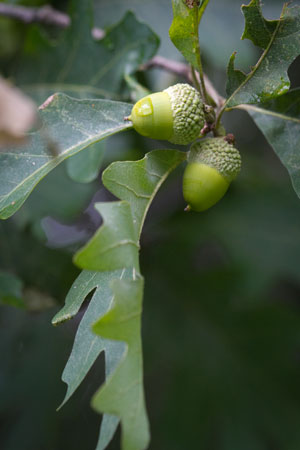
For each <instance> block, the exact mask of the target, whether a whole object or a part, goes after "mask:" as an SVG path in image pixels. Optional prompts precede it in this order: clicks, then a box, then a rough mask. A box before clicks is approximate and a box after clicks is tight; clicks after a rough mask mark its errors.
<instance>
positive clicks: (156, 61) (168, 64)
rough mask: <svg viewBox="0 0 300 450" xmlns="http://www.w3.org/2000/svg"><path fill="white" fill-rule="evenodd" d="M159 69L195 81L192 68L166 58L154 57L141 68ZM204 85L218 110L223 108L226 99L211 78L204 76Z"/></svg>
mask: <svg viewBox="0 0 300 450" xmlns="http://www.w3.org/2000/svg"><path fill="white" fill-rule="evenodd" d="M155 67H157V68H159V69H162V70H165V71H167V72H171V73H174V74H175V75H178V76H180V77H183V78H186V79H187V80H188V81H189V82H192V81H193V78H192V73H191V69H190V66H189V65H187V64H184V63H181V62H178V61H173V60H172V59H168V58H164V57H163V56H154V58H152V59H150V60H149V61H148V62H146V64H143V65H142V66H140V68H139V69H140V70H143V71H144V70H148V69H152V68H155ZM195 73H196V76H197V78H198V77H199V74H198V72H195ZM204 83H205V87H206V91H207V93H208V95H209V96H210V97H211V98H212V99H213V101H214V102H215V104H216V106H217V108H221V107H222V105H223V104H224V102H225V99H224V97H222V96H221V95H220V94H219V93H218V91H217V90H216V89H215V87H214V86H213V84H212V83H211V81H210V80H209V78H208V77H207V76H206V75H205V74H204Z"/></svg>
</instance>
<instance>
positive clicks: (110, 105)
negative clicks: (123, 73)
mask: <svg viewBox="0 0 300 450" xmlns="http://www.w3.org/2000/svg"><path fill="white" fill-rule="evenodd" d="M130 110H131V105H129V104H126V103H120V102H113V101H110V100H94V101H91V100H75V99H73V98H70V97H68V96H66V95H62V94H55V95H54V96H53V97H51V99H49V101H48V103H47V104H46V105H45V107H44V108H43V109H42V110H41V121H42V124H43V126H42V128H41V129H40V130H39V131H38V132H36V133H33V134H32V135H31V136H30V140H29V143H28V145H27V146H26V147H20V148H8V149H7V150H4V151H2V152H1V153H0V218H1V219H6V218H8V217H10V216H11V215H12V214H14V213H15V211H17V209H18V208H20V206H21V205H22V204H23V203H24V201H25V200H26V198H27V197H28V195H29V194H30V192H31V191H32V190H33V189H34V187H35V186H36V185H37V183H38V182H39V181H40V180H41V179H42V178H43V177H44V176H45V175H47V173H48V172H50V171H51V170H52V169H54V167H56V166H57V165H58V164H60V163H61V162H62V161H64V160H65V159H66V158H68V157H70V156H72V155H74V154H76V153H78V152H79V151H80V150H83V149H85V148H86V147H88V146H89V145H90V144H92V143H95V142H97V141H100V140H101V139H104V138H105V137H107V136H111V135H113V134H115V133H118V132H120V131H122V130H125V129H126V128H130V125H129V124H128V122H124V117H125V116H127V115H128V114H129V112H130ZM49 142H51V146H55V149H56V152H57V154H58V156H56V157H53V156H51V154H50V153H49V149H48V146H49Z"/></svg>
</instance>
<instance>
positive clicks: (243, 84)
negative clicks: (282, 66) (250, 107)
mask: <svg viewBox="0 0 300 450" xmlns="http://www.w3.org/2000/svg"><path fill="white" fill-rule="evenodd" d="M285 8H286V4H284V5H283V9H282V12H281V16H280V19H279V20H278V24H277V26H276V28H275V30H274V33H273V35H272V37H271V39H270V42H269V44H268V46H267V47H266V49H265V50H264V51H263V53H262V55H261V57H260V58H259V60H258V61H257V63H256V64H255V66H254V68H253V70H252V71H251V72H250V73H249V74H248V75H247V77H246V78H245V80H244V81H243V82H242V83H241V84H240V85H239V87H238V88H237V89H236V90H235V91H234V92H233V93H232V94H231V96H230V97H229V98H228V99H227V100H226V102H225V104H224V106H223V107H224V109H225V108H226V105H227V104H228V103H229V102H230V100H231V99H232V98H234V96H235V95H236V94H237V93H238V92H239V91H240V90H241V89H242V87H244V86H245V85H246V84H247V83H248V81H249V80H251V78H252V77H253V76H254V74H255V73H256V71H257V70H258V69H259V67H260V65H261V64H262V62H263V60H264V59H265V57H266V56H267V54H268V52H269V50H270V47H271V46H272V44H273V42H274V39H275V37H276V35H277V33H278V31H279V28H280V25H281V23H282V20H281V19H282V17H283V14H284V11H285Z"/></svg>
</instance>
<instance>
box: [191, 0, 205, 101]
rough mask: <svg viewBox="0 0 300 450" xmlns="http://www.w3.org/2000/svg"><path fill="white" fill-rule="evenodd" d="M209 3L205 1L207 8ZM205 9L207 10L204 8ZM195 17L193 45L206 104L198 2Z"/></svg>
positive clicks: (194, 9) (201, 90)
mask: <svg viewBox="0 0 300 450" xmlns="http://www.w3.org/2000/svg"><path fill="white" fill-rule="evenodd" d="M207 4H208V1H207V0H206V1H205V7H206V6H207ZM204 9H205V8H204ZM204 9H203V10H201V13H200V14H201V15H200V19H201V17H202V15H203V13H204ZM193 12H194V14H193V17H194V21H193V28H194V29H193V34H192V36H193V41H194V42H193V45H194V52H195V55H196V62H197V69H198V72H199V78H200V93H201V96H202V99H203V102H204V103H208V97H207V92H206V88H205V83H204V73H203V67H202V61H201V49H200V44H199V20H200V19H199V7H198V4H197V1H195V2H194V8H193Z"/></svg>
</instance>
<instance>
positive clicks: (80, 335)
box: [52, 269, 133, 450]
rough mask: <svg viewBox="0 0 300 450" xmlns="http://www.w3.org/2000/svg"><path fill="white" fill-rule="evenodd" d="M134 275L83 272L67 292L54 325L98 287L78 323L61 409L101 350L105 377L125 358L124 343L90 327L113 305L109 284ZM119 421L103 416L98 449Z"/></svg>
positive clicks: (127, 271)
mask: <svg viewBox="0 0 300 450" xmlns="http://www.w3.org/2000/svg"><path fill="white" fill-rule="evenodd" d="M132 277H133V271H132V269H123V270H118V271H113V272H108V271H107V272H91V271H87V270H84V271H82V272H81V274H80V275H79V276H78V278H77V279H76V280H75V282H74V283H73V285H72V287H71V289H70V291H69V293H68V296H67V298H66V304H65V306H64V308H63V309H62V310H61V311H59V312H58V313H57V314H56V316H55V317H54V318H53V320H52V323H53V324H54V325H58V324H60V323H63V322H65V321H66V320H70V319H71V318H72V317H74V316H75V315H76V314H77V312H78V311H79V308H80V307H81V306H82V304H83V302H84V300H85V299H86V297H87V295H89V294H90V293H91V292H92V291H93V290H95V292H94V294H93V296H92V298H91V300H90V303H89V305H88V307H87V310H86V312H85V314H84V316H83V318H82V320H81V322H80V324H79V326H78V330H77V333H76V337H75V340H74V344H73V348H72V351H71V354H70V357H69V359H68V362H67V364H66V366H65V369H64V371H63V374H62V380H63V381H64V382H65V383H66V384H67V386H68V387H67V392H66V395H65V398H64V400H63V402H62V404H61V405H60V408H61V407H62V406H63V405H64V404H65V403H66V402H67V401H68V400H69V398H70V397H71V396H72V395H73V394H74V392H75V391H76V389H77V388H78V387H79V385H80V384H81V382H82V381H83V380H84V378H85V377H86V375H87V373H88V372H89V370H90V369H91V367H92V366H93V364H94V362H95V361H96V359H97V358H98V356H99V355H100V353H101V352H102V351H105V375H106V377H108V376H109V375H110V374H111V373H113V372H114V370H115V369H116V367H117V366H118V365H119V363H120V361H121V360H122V358H123V356H124V352H125V350H126V345H125V343H123V342H115V341H111V340H108V339H104V338H101V337H99V336H96V335H95V334H94V333H93V332H92V330H91V327H92V324H93V323H94V322H95V320H96V319H97V318H98V317H101V316H102V315H104V314H105V313H106V312H107V311H108V309H109V307H110V306H111V304H112V301H113V296H114V294H113V292H112V290H111V287H110V283H111V282H112V281H113V280H115V279H132ZM118 423H119V419H118V418H117V417H115V416H112V415H106V414H105V415H104V417H103V419H102V423H101V432H100V437H99V442H98V446H97V450H101V449H104V448H105V447H106V446H107V444H108V443H109V441H110V440H111V438H112V436H113V435H114V433H115V431H116V428H117V426H118Z"/></svg>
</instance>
